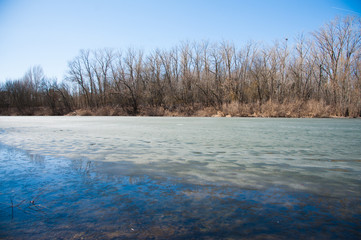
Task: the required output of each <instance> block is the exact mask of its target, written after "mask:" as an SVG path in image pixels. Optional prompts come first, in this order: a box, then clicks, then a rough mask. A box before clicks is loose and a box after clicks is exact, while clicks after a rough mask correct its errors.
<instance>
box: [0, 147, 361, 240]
mask: <svg viewBox="0 0 361 240" xmlns="http://www.w3.org/2000/svg"><path fill="white" fill-rule="evenodd" d="M133 167H137V168H141V166H133V165H132V163H126V162H123V163H106V162H96V161H89V160H87V159H78V160H69V159H65V158H54V157H49V156H45V157H44V156H39V155H31V154H29V153H27V152H25V151H21V150H18V149H15V148H12V147H8V146H5V145H0V179H1V181H0V238H4V239H81V238H84V239H220V238H229V239H239V238H249V239H257V238H258V239H264V238H266V239H308V238H310V237H311V238H314V239H360V238H361V230H360V229H361V221H360V219H361V200H360V199H359V198H356V197H355V198H354V197H347V196H344V197H329V196H322V195H316V194H313V193H309V192H303V191H301V190H295V189H289V188H287V187H285V186H282V185H280V186H277V185H275V184H273V185H272V186H269V187H266V188H263V189H242V188H240V187H237V186H235V185H217V184H214V183H206V182H203V183H202V184H199V183H198V184H192V183H189V181H182V179H179V178H175V177H174V178H173V177H170V176H165V175H161V174H159V175H156V174H154V175H152V176H149V175H146V174H144V173H140V172H139V171H137V173H133V172H131V171H130V170H129V169H131V168H133ZM114 168H116V169H117V171H109V169H114Z"/></svg>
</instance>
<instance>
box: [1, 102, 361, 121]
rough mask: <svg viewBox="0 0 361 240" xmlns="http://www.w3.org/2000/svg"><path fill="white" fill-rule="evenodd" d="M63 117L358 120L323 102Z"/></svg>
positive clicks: (37, 111)
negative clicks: (341, 118) (343, 118)
mask: <svg viewBox="0 0 361 240" xmlns="http://www.w3.org/2000/svg"><path fill="white" fill-rule="evenodd" d="M0 115H3V116H23V115H30V116H50V115H54V114H52V111H50V109H48V108H34V109H29V110H26V111H19V110H18V109H6V110H4V109H0ZM64 115H66V116H168V117H264V118H268V117H282V118H334V117H350V118H352V117H360V112H358V111H357V109H353V108H350V109H347V112H345V110H341V109H339V108H336V107H333V106H331V105H327V104H326V103H325V102H323V101H315V100H310V101H307V102H305V101H298V100H296V101H285V102H283V103H277V102H272V101H268V102H266V103H263V104H260V103H248V104H245V103H238V102H232V103H227V104H223V105H221V106H219V107H202V106H197V105H193V106H179V107H174V108H172V109H169V108H164V107H159V106H158V107H152V106H146V107H139V110H138V112H137V113H136V114H134V113H132V112H130V111H129V110H127V109H124V108H121V107H117V106H116V107H114V106H105V107H98V108H81V109H76V110H74V111H73V112H70V113H67V114H64Z"/></svg>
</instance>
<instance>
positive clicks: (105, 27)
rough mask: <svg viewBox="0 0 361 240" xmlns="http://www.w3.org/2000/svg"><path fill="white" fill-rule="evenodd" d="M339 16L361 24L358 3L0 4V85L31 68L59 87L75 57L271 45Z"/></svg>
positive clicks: (106, 0) (90, 0)
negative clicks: (200, 45) (191, 45)
mask: <svg viewBox="0 0 361 240" xmlns="http://www.w3.org/2000/svg"><path fill="white" fill-rule="evenodd" d="M346 15H356V16H358V17H361V1H357V0H348V1H346V0H344V1H341V0H0V83H1V82H5V81H6V80H10V79H19V78H21V77H22V76H23V75H24V74H25V72H26V71H27V70H28V69H29V68H31V67H33V66H37V65H40V66H41V67H42V68H43V69H44V73H45V75H46V76H47V77H50V78H57V79H58V80H59V81H61V80H62V79H63V78H64V75H65V74H66V71H67V64H68V62H69V61H71V60H72V59H73V58H74V57H76V56H77V55H78V54H79V51H80V50H81V49H94V50H95V49H102V48H112V49H124V50H125V49H127V48H129V47H132V48H135V49H141V50H144V51H151V50H154V49H157V48H158V49H170V48H172V47H174V46H176V45H178V44H180V43H181V42H184V41H190V42H193V41H196V42H200V41H203V40H207V41H209V42H221V41H229V42H232V43H234V44H235V45H236V46H238V47H241V46H243V45H245V44H246V43H247V42H249V41H256V42H260V43H262V44H272V43H273V42H274V41H276V40H280V39H285V38H288V39H293V38H295V37H296V36H297V35H298V34H300V33H304V34H307V33H310V32H313V31H315V30H317V29H319V28H320V27H321V26H322V25H324V24H325V23H327V22H329V21H331V20H333V19H334V18H335V17H336V16H340V17H342V16H346Z"/></svg>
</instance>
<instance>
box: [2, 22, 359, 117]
mask: <svg viewBox="0 0 361 240" xmlns="http://www.w3.org/2000/svg"><path fill="white" fill-rule="evenodd" d="M238 31H241V30H238ZM291 42H292V44H291ZM360 46H361V19H360V18H354V17H345V18H336V19H334V20H333V21H330V22H329V23H327V24H325V25H324V26H322V27H321V28H320V29H318V30H317V31H314V32H312V33H309V34H300V35H299V36H297V37H295V38H292V39H282V40H280V41H275V42H274V43H273V44H272V45H271V46H264V45H262V44H259V43H256V42H249V43H248V44H246V45H244V46H241V47H238V46H235V45H234V44H233V43H229V42H221V43H210V42H206V41H203V42H196V43H193V42H192V43H191V42H185V43H181V44H179V45H178V46H175V47H174V48H172V49H166V50H165V49H156V50H153V51H151V52H147V53H144V52H143V51H141V50H135V49H127V50H114V49H102V50H81V51H80V53H79V55H78V56H77V57H76V58H74V59H72V60H71V61H69V63H68V69H67V72H66V75H65V76H66V77H65V78H64V79H63V80H62V81H57V80H56V79H49V78H47V77H46V76H45V75H44V73H43V70H42V68H41V67H40V66H36V67H33V68H31V69H30V70H29V71H28V72H27V73H26V74H25V75H24V77H23V78H21V79H17V80H7V81H6V82H5V83H3V84H2V85H1V86H0V87H1V91H0V113H1V114H2V115H65V114H70V115H71V114H78V115H149V116H212V115H218V116H226V115H231V116H263V117H332V116H340V117H341V116H344V117H360V116H361V61H360V59H361V50H360Z"/></svg>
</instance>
